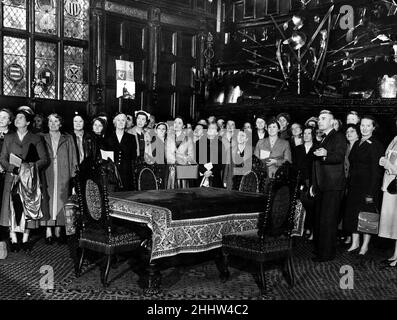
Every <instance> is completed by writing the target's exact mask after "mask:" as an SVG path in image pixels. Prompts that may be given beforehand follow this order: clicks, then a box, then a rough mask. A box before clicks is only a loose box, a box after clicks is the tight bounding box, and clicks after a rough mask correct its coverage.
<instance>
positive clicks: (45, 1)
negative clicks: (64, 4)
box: [34, 0, 57, 35]
mask: <svg viewBox="0 0 397 320" xmlns="http://www.w3.org/2000/svg"><path fill="white" fill-rule="evenodd" d="M34 14H35V19H34V22H35V31H36V32H41V33H48V34H54V35H56V34H57V19H56V18H57V1H55V0H36V1H35V7H34Z"/></svg>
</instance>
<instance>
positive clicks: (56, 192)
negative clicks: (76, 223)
mask: <svg viewBox="0 0 397 320" xmlns="http://www.w3.org/2000/svg"><path fill="white" fill-rule="evenodd" d="M47 119H48V128H49V132H48V133H46V134H44V141H45V143H46V147H47V150H48V153H49V156H50V160H51V161H50V165H49V166H48V167H47V168H46V170H45V177H46V185H47V187H48V189H47V190H48V199H49V206H48V209H49V211H48V216H47V217H45V218H46V219H42V222H41V224H42V225H44V226H46V227H47V228H46V243H47V244H52V242H53V234H52V227H55V237H56V239H57V241H58V242H59V243H61V241H62V240H63V239H62V238H61V227H64V226H65V216H64V214H63V207H64V204H65V202H66V201H67V199H68V198H69V196H70V195H71V192H70V191H71V187H70V184H71V180H72V178H73V177H74V176H75V174H76V168H77V154H76V149H75V145H74V141H73V138H72V136H71V135H69V134H66V133H61V131H60V129H61V127H62V117H61V116H59V115H58V114H56V113H52V114H50V115H49V116H48V118H47Z"/></svg>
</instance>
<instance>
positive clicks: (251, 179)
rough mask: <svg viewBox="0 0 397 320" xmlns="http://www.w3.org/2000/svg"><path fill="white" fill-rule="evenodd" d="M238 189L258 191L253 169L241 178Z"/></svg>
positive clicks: (257, 180)
mask: <svg viewBox="0 0 397 320" xmlns="http://www.w3.org/2000/svg"><path fill="white" fill-rule="evenodd" d="M239 191H242V192H259V179H258V176H257V174H256V173H255V172H254V171H250V172H248V173H247V174H245V175H244V176H243V177H242V178H241V182H240V187H239Z"/></svg>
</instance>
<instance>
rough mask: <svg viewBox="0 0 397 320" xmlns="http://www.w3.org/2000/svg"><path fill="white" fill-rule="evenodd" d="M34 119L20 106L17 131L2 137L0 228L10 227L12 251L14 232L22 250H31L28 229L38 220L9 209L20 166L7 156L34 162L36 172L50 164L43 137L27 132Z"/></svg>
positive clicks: (15, 242)
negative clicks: (20, 237)
mask: <svg viewBox="0 0 397 320" xmlns="http://www.w3.org/2000/svg"><path fill="white" fill-rule="evenodd" d="M33 117H34V113H33V111H32V110H31V109H30V108H29V107H26V106H22V107H20V108H18V111H17V114H16V118H15V121H14V124H15V127H16V128H17V132H15V133H12V134H9V135H6V136H5V139H4V144H3V148H2V150H1V153H0V164H1V166H2V167H3V169H4V170H5V171H6V176H5V181H4V190H3V200H2V204H1V213H0V225H2V226H5V227H9V228H10V238H11V251H18V250H19V245H18V240H17V236H16V232H20V233H23V239H22V249H23V250H25V251H29V250H30V249H31V243H30V242H29V241H28V240H29V228H36V227H37V226H38V220H34V219H29V220H27V219H25V215H24V212H22V216H21V218H17V217H16V213H15V212H16V211H17V210H15V206H14V207H13V209H14V210H11V209H12V208H11V201H10V197H11V191H12V187H13V184H14V179H15V177H16V176H17V175H18V174H19V170H20V167H17V166H15V165H14V164H13V163H10V154H14V155H16V156H17V157H19V158H20V159H22V162H31V163H35V164H36V166H37V168H38V170H39V171H40V170H41V169H43V168H44V167H45V166H46V165H47V164H48V162H49V158H48V154H47V151H46V149H45V146H44V142H43V139H42V137H41V136H39V135H37V134H34V133H31V132H30V131H29V130H28V126H29V125H30V123H31V122H32V121H33ZM30 200H32V199H30ZM18 211H20V210H18ZM18 220H19V221H18Z"/></svg>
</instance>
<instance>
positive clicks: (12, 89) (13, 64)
mask: <svg viewBox="0 0 397 320" xmlns="http://www.w3.org/2000/svg"><path fill="white" fill-rule="evenodd" d="M3 46H4V60H3V61H4V64H3V87H4V94H5V95H10V96H22V97H24V96H26V93H27V91H26V90H27V89H26V87H27V86H26V39H20V38H12V37H4V38H3Z"/></svg>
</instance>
